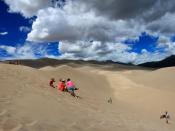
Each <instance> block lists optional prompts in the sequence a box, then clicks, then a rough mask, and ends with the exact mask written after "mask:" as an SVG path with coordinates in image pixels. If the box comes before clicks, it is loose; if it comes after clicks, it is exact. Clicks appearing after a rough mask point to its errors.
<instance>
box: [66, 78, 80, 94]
mask: <svg viewBox="0 0 175 131" xmlns="http://www.w3.org/2000/svg"><path fill="white" fill-rule="evenodd" d="M66 87H67V90H68V92H69V93H70V94H71V95H72V96H74V97H78V96H77V95H76V94H75V92H74V91H75V90H78V88H75V85H74V83H73V82H72V81H71V80H70V78H68V79H67V82H66Z"/></svg>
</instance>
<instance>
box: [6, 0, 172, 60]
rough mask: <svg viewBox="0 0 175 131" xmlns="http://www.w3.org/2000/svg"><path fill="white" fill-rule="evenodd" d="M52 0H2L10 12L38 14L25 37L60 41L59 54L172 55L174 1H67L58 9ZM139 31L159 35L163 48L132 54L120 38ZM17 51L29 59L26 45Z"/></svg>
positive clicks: (106, 56) (94, 56)
mask: <svg viewBox="0 0 175 131" xmlns="http://www.w3.org/2000/svg"><path fill="white" fill-rule="evenodd" d="M56 1H57V0H54V2H55V3H54V5H53V3H52V2H51V0H16V1H11V0H5V2H6V3H7V4H8V5H9V7H10V11H11V12H18V13H21V14H22V15H23V16H24V17H32V16H37V17H36V20H35V21H33V24H32V29H31V32H30V33H28V36H27V40H28V41H32V42H55V41H60V44H59V51H60V52H61V53H62V55H61V56H60V58H70V59H84V60H90V59H94V60H113V61H121V62H134V63H141V62H147V61H151V60H160V59H162V58H164V57H165V56H167V55H171V54H175V44H174V42H171V41H170V39H169V38H170V36H171V35H172V33H174V32H175V29H174V26H175V24H174V23H175V13H174V11H175V10H174V9H175V8H174V5H175V4H174V1H173V0H167V1H166V2H165V1H164V0H147V1H145V0H135V1H130V0H124V1H123V0H103V1H102V0H96V1H91V0H86V1H84V0H66V3H65V6H63V7H62V8H58V6H55V4H56ZM20 30H21V31H27V30H28V29H24V28H22V27H21V29H20ZM28 31H29V30H28ZM142 32H147V33H148V34H150V35H153V36H158V37H159V40H158V43H157V47H156V49H158V48H164V49H165V52H163V53H162V52H159V51H155V52H149V51H147V50H145V49H142V51H141V54H138V53H137V52H131V48H132V46H129V45H125V44H124V43H123V41H125V40H127V39H138V37H139V35H140V34H141V33H142ZM90 41H91V42H90ZM92 41H93V42H92ZM20 50H21V51H18V54H20V55H23V56H26V57H27V55H26V54H30V55H31V56H28V57H33V54H32V52H30V48H29V47H27V46H26V47H24V48H21V49H20ZM24 52H25V53H26V52H28V53H26V54H25V53H24Z"/></svg>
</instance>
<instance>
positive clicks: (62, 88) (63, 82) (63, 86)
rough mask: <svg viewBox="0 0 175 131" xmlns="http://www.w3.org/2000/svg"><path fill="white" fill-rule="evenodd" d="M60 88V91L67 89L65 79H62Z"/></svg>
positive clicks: (59, 84)
mask: <svg viewBox="0 0 175 131" xmlns="http://www.w3.org/2000/svg"><path fill="white" fill-rule="evenodd" d="M58 90H60V91H65V90H66V84H65V80H62V79H60V81H59V83H58Z"/></svg>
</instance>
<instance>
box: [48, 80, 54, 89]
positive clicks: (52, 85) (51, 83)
mask: <svg viewBox="0 0 175 131" xmlns="http://www.w3.org/2000/svg"><path fill="white" fill-rule="evenodd" d="M54 82H55V79H54V78H51V79H50V81H49V85H50V87H53V88H55V86H54Z"/></svg>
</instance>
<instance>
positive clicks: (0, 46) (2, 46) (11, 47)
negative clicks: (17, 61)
mask: <svg viewBox="0 0 175 131" xmlns="http://www.w3.org/2000/svg"><path fill="white" fill-rule="evenodd" d="M0 49H3V50H5V51H6V52H7V53H8V54H10V55H13V54H14V53H15V51H16V48H15V47H13V46H6V45H0Z"/></svg>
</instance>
